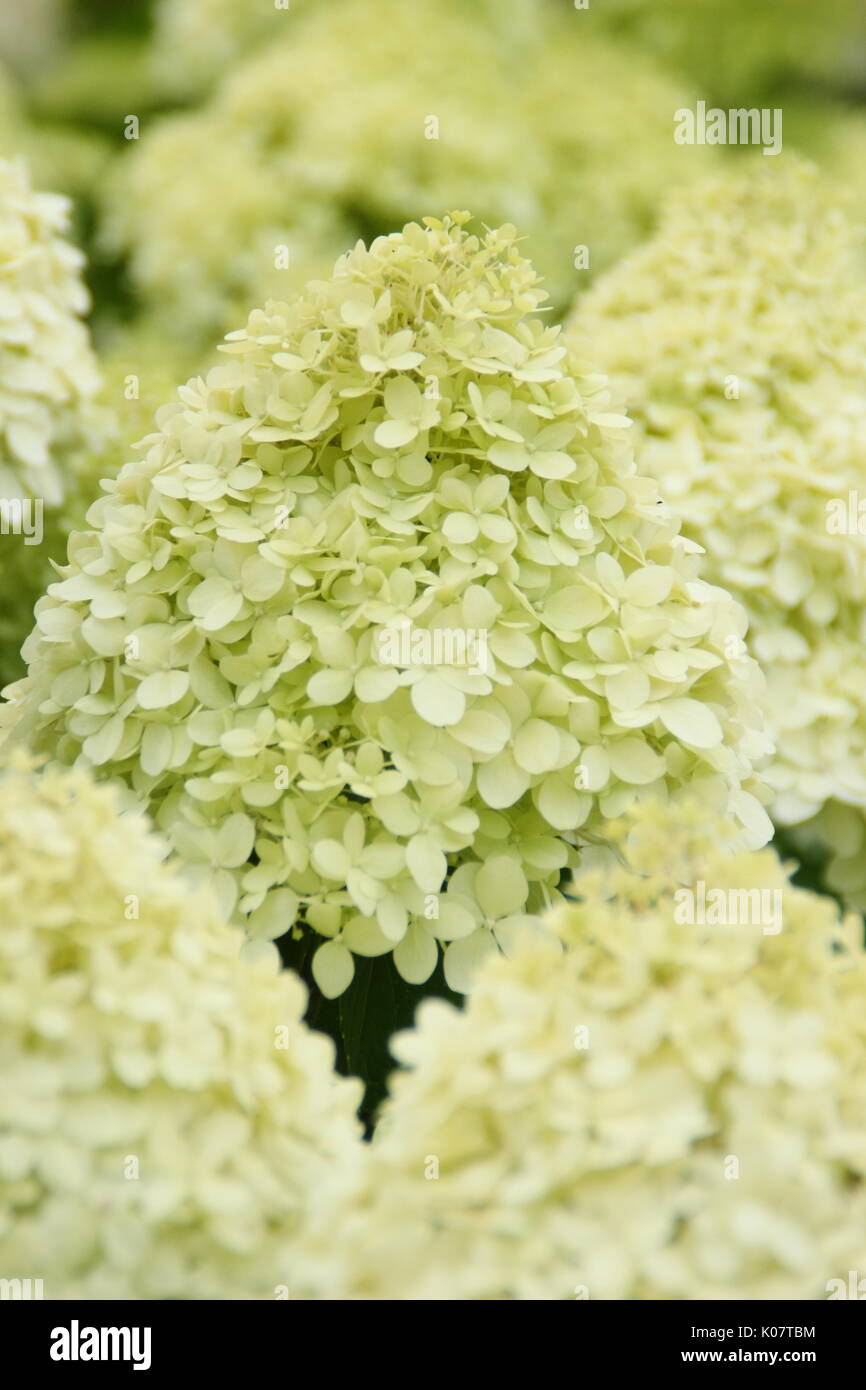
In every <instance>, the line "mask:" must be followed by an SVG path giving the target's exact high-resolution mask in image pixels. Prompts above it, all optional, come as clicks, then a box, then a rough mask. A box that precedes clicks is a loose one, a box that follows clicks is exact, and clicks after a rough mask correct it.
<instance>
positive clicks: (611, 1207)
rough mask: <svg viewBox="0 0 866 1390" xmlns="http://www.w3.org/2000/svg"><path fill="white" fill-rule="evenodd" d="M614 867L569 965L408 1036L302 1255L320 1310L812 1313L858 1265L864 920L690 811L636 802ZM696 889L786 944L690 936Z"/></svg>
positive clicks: (582, 898) (601, 873) (486, 982)
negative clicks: (388, 1088) (484, 1307)
mask: <svg viewBox="0 0 866 1390" xmlns="http://www.w3.org/2000/svg"><path fill="white" fill-rule="evenodd" d="M620 849H621V856H622V857H621V862H620V863H618V864H617V863H615V862H610V861H609V862H607V863H605V864H604V865H603V866H602V865H598V866H596V867H594V868H592V869H586V870H585V871H582V872H580V873H579V874H578V877H577V879H576V881H575V885H574V892H575V894H576V895H577V900H576V901H574V902H572V903H569V904H567V905H565V906H563V907H561V908H560V909H558V910H557V912H556V913H555V914H554V917H553V923H554V925H555V927H556V929H557V932H558V935H559V937H560V938H561V943H562V945H561V946H560V945H559V944H558V943H557V942H556V941H543V940H538V939H536V940H534V941H532V942H529V941H527V942H524V943H523V944H522V945H520V946H519V947H518V948H517V951H516V953H515V955H514V956H513V957H512V958H511V959H509V960H505V959H502V958H498V959H496V960H493V961H491V962H489V963H488V964H487V965H486V966H485V968H484V969H483V970H482V971H481V972H480V975H479V978H478V982H477V986H476V989H475V991H474V992H473V994H472V996H471V998H470V999H469V1000H468V1001H467V1004H466V1007H465V1010H463V1011H457V1010H455V1009H454V1008H452V1007H451V1006H450V1005H448V1004H445V1003H443V1002H441V1001H432V1000H428V1001H425V1002H424V1003H423V1004H422V1005H421V1007H420V1009H419V1011H418V1016H417V1021H416V1026H415V1028H414V1029H413V1030H412V1031H411V1032H406V1033H401V1034H399V1035H398V1036H397V1038H396V1040H395V1041H394V1043H393V1050H394V1052H395V1055H396V1056H397V1058H398V1060H399V1061H400V1062H401V1063H402V1064H403V1066H404V1068H405V1070H404V1071H403V1072H401V1073H398V1074H397V1075H396V1077H395V1079H394V1080H393V1082H392V1095H391V1099H390V1101H389V1102H388V1103H387V1104H386V1106H385V1108H384V1112H383V1114H382V1117H381V1120H380V1124H379V1127H378V1129H377V1132H376V1135H375V1136H374V1139H373V1144H372V1146H371V1147H372V1152H371V1154H370V1155H369V1158H368V1161H367V1164H366V1166H365V1167H363V1168H359V1169H358V1170H356V1174H355V1179H354V1181H353V1182H351V1183H349V1184H348V1185H347V1187H345V1188H344V1189H343V1192H342V1195H341V1196H340V1198H339V1199H337V1204H336V1205H335V1206H334V1207H332V1209H331V1211H330V1220H331V1223H332V1224H331V1226H330V1228H328V1227H327V1226H326V1227H325V1228H324V1229H323V1231H322V1232H321V1233H319V1235H318V1236H314V1239H313V1242H312V1249H311V1250H310V1251H309V1252H307V1251H305V1253H304V1259H303V1266H304V1270H305V1272H306V1273H307V1274H308V1276H309V1278H310V1280H311V1283H313V1284H314V1285H318V1286H321V1287H325V1288H327V1289H328V1290H329V1297H332V1298H347V1297H348V1298H361V1299H371V1298H372V1299H378V1298H384V1299H387V1298H391V1299H394V1298H396V1299H419V1300H429V1299H452V1300H453V1299H459V1300H478V1299H481V1300H487V1299H543V1300H549V1299H553V1300H560V1299H562V1300H567V1299H573V1298H575V1297H577V1298H587V1297H588V1298H591V1299H599V1298H601V1299H620V1300H622V1299H626V1300H627V1299H653V1300H667V1299H675V1300H705V1299H716V1298H719V1299H746V1300H757V1299H785V1300H787V1299H822V1298H826V1296H827V1293H828V1289H829V1287H832V1286H831V1285H829V1281H830V1280H831V1279H836V1278H842V1279H843V1280H844V1279H846V1278H847V1271H848V1270H849V1269H852V1268H853V1269H857V1268H859V1269H862V1268H863V1259H864V1255H866V1246H864V1235H863V1232H864V1217H866V1204H864V1189H863V1179H864V1174H866V1067H864V1057H866V1022H864V1012H863V997H864V991H866V953H864V949H863V944H862V923H861V922H860V921H859V919H858V918H856V917H855V916H854V915H851V916H850V917H848V918H846V919H845V920H844V921H840V919H839V914H838V909H837V908H836V907H835V905H834V904H833V903H832V902H830V901H829V900H828V899H826V898H823V897H816V896H814V895H813V894H811V893H808V892H805V891H802V890H799V889H796V888H794V887H792V886H791V885H790V884H789V883H788V881H787V878H786V874H785V871H784V869H783V867H782V865H781V864H780V862H779V860H778V858H777V856H776V855H775V854H774V853H773V852H772V851H770V850H766V851H761V852H759V853H744V852H732V843H731V836H730V828H729V827H726V826H724V825H722V824H721V823H719V822H717V821H714V820H713V819H712V818H708V817H707V815H706V812H705V808H703V807H701V806H700V804H699V803H698V802H697V801H693V800H692V799H691V798H687V799H685V800H683V799H680V800H679V801H678V802H677V803H670V804H669V805H667V806H662V805H659V804H655V805H654V804H653V803H652V802H651V801H650V802H645V803H643V804H642V805H641V807H640V808H639V811H638V812H637V813H636V814H635V815H634V816H633V817H632V818H631V819H630V820H629V822H628V823H627V826H626V829H625V831H624V833H623V836H622V839H621V841H620ZM702 881H703V883H704V884H705V887H706V892H707V899H708V901H709V900H710V894H711V893H712V894H715V895H721V896H716V898H715V902H716V903H717V904H718V903H720V902H724V903H725V904H728V905H730V904H736V903H741V902H742V901H743V898H744V896H746V897H750V899H751V900H753V901H754V900H759V901H760V902H761V903H762V904H766V903H767V902H768V901H769V902H770V903H776V904H777V905H778V906H779V908H780V915H779V917H778V919H777V920H778V921H779V922H781V930H778V931H776V930H774V929H773V926H770V923H771V921H772V919H773V913H772V912H770V913H768V914H765V913H764V912H763V911H760V912H754V913H751V914H750V913H748V912H743V911H742V909H739V910H736V909H735V910H734V911H733V912H732V911H731V910H730V906H728V907H727V908H726V911H725V913H724V914H723V913H721V912H719V911H718V910H715V911H711V910H710V909H709V908H708V909H707V911H706V913H705V918H706V921H703V920H702V919H701V913H700V911H699V909H698V910H696V911H695V912H694V913H693V914H691V916H692V921H691V922H690V921H688V920H686V919H687V917H688V916H689V915H690V914H689V913H688V912H687V911H685V910H684V900H685V899H686V898H687V897H688V894H689V892H692V893H694V894H695V897H696V898H697V894H698V893H699V892H700V883H701V882H702ZM733 895H736V896H733ZM695 905H696V908H697V901H696V904H695ZM714 918H715V922H714ZM725 918H726V919H727V925H726V924H724V922H725ZM737 923H739V924H737ZM762 923H763V924H764V925H762ZM765 926H767V927H768V928H769V929H767V930H765ZM334 1229H339V1231H340V1236H341V1238H340V1241H339V1243H338V1246H337V1247H335V1245H334V1242H333V1238H332V1236H331V1239H329V1238H328V1236H329V1234H330V1233H332V1232H333V1230H334Z"/></svg>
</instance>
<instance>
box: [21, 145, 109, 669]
mask: <svg viewBox="0 0 866 1390" xmlns="http://www.w3.org/2000/svg"><path fill="white" fill-rule="evenodd" d="M68 219H69V205H68V203H67V200H66V199H65V198H62V197H59V196H57V195H54V194H48V193H36V192H34V191H33V189H32V188H31V185H30V180H29V176H28V173H27V170H26V167H25V165H24V163H23V162H22V161H15V162H13V161H8V160H0V510H2V515H0V582H2V586H3V603H2V614H0V678H2V679H3V680H4V681H6V680H9V679H10V678H11V677H12V676H13V675H17V674H19V673H20V670H21V664H20V661H19V660H18V659H17V654H18V651H19V649H20V646H21V643H22V641H23V640H24V638H25V637H26V635H27V633H28V631H29V630H30V628H31V626H32V623H33V605H34V603H35V602H36V599H37V598H38V597H39V595H40V594H41V593H42V592H43V590H44V587H45V584H47V583H48V580H49V578H50V577H51V573H52V572H51V571H50V569H49V567H48V556H49V555H55V556H57V557H58V558H60V557H62V553H63V545H64V540H63V537H64V527H63V519H62V514H61V511H60V507H61V504H69V503H70V502H71V503H72V505H73V506H74V502H75V499H76V497H77V494H78V490H79V488H80V487H81V486H82V484H83V480H84V478H85V476H86V475H87V471H88V467H89V464H88V460H87V448H88V446H89V445H90V444H91V443H93V442H94V441H95V433H94V432H95V411H94V410H93V399H94V394H95V392H96V390H97V388H98V385H99V376H98V372H97V368H96V362H95V358H94V356H93V353H92V351H91V347H90V340H89V336H88V333H87V329H86V328H85V326H84V324H83V323H82V322H81V318H80V316H81V315H82V314H83V313H84V311H85V310H86V309H87V306H88V295H87V291H86V289H85V286H84V283H83V280H82V277H81V268H82V260H83V258H82V256H81V253H80V252H79V251H78V250H77V249H76V248H75V247H73V246H72V245H70V244H69V242H67V241H66V240H65V239H64V234H65V232H66V230H67V224H68Z"/></svg>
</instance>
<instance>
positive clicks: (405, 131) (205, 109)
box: [103, 0, 714, 342]
mask: <svg viewBox="0 0 866 1390" xmlns="http://www.w3.org/2000/svg"><path fill="white" fill-rule="evenodd" d="M196 8H197V7H193V10H192V13H193V15H195V13H196ZM207 8H208V9H210V8H213V7H212V6H208V7H207ZM476 8H477V7H473V8H472V10H471V11H470V10H467V8H466V7H465V6H462V5H459V4H456V3H454V0H448V3H446V4H442V3H441V0H415V3H413V4H412V5H411V6H408V5H406V4H404V3H402V0H342V3H336V4H325V5H316V6H312V5H310V6H308V7H307V8H306V10H304V11H303V12H302V11H301V9H300V7H299V9H298V13H297V15H294V14H292V16H291V17H289V16H287V15H282V14H279V13H277V14H273V13H272V14H270V15H268V16H267V18H263V17H262V16H261V15H259V16H258V17H257V19H256V25H257V27H258V28H260V29H261V30H262V32H263V33H264V31H265V30H267V33H268V41H267V43H263V44H262V45H261V46H260V48H259V49H258V50H254V51H253V52H252V54H251V56H250V57H249V58H248V59H246V60H244V61H242V62H241V63H239V64H237V65H232V66H231V67H230V68H228V69H225V68H224V69H223V81H222V82H221V83H220V84H218V85H217V87H216V89H215V91H214V92H213V94H212V95H211V96H210V98H209V100H208V101H207V103H206V104H205V105H203V106H200V107H197V108H196V109H195V110H193V111H192V112H190V113H183V114H180V115H176V116H173V117H171V118H170V119H168V120H165V121H163V122H161V123H159V124H156V125H153V126H151V128H150V130H149V131H145V132H144V133H143V134H142V137H141V141H140V145H139V147H138V148H137V149H136V150H135V151H134V152H133V153H132V155H131V156H130V158H129V159H128V160H127V161H126V162H125V163H123V164H122V165H120V166H119V172H118V177H117V179H116V180H113V181H112V183H111V184H110V185H109V190H108V195H107V198H106V213H105V225H104V231H103V235H104V236H105V237H106V238H107V239H108V241H109V243H110V244H111V245H114V246H115V247H117V248H119V249H125V250H127V251H128V252H129V254H130V257H131V270H132V275H133V278H134V281H135V283H136V285H137V286H138V289H139V292H140V294H141V295H142V297H143V299H144V301H145V303H146V304H147V305H148V306H149V307H151V308H152V309H153V311H154V312H156V313H157V314H158V316H159V317H160V319H161V321H162V322H163V323H164V324H165V325H166V327H167V328H168V329H169V330H170V331H171V332H173V333H181V334H186V335H188V336H189V335H196V336H195V337H194V341H205V342H206V341H207V340H208V339H209V338H210V337H212V336H216V335H218V334H219V333H221V332H223V331H225V330H226V329H227V328H233V327H235V321H236V319H237V317H238V315H239V313H241V312H245V311H246V309H247V308H248V307H249V305H250V304H256V303H261V302H264V300H265V299H266V298H267V297H268V295H274V296H275V297H277V298H283V297H285V295H286V294H287V293H288V292H290V291H292V290H295V289H297V288H299V287H300V286H302V285H303V284H304V283H305V281H306V280H307V279H308V278H309V276H310V275H311V274H314V273H327V270H328V269H329V268H330V263H331V262H332V261H333V259H334V257H335V255H336V254H337V252H338V251H341V250H344V249H345V248H346V247H347V246H349V245H351V244H352V243H353V242H354V240H355V239H356V238H357V237H358V236H364V237H367V238H368V237H369V236H370V235H371V234H372V235H375V234H377V233H384V232H389V231H392V230H393V229H394V228H395V227H399V226H402V225H403V223H404V222H406V221H407V220H409V219H410V218H412V217H417V216H419V215H420V214H422V213H423V212H426V211H432V210H436V211H444V210H445V209H447V208H449V207H470V208H471V209H472V211H473V214H474V215H475V216H476V217H477V219H478V220H479V222H483V223H486V224H487V225H495V224H496V223H499V222H502V221H513V222H515V223H517V224H518V225H519V226H520V228H521V231H522V232H523V233H525V234H526V235H527V236H528V237H529V238H531V248H530V249H531V255H532V259H533V261H534V263H535V264H536V265H537V266H538V269H539V270H540V271H541V272H542V273H543V274H544V275H545V276H546V277H547V280H548V283H549V289H550V292H551V294H552V296H553V298H554V300H555V302H556V303H557V304H558V305H559V307H560V308H563V307H564V306H565V305H566V304H567V302H568V300H569V298H570V296H571V295H572V294H573V293H574V291H575V289H576V288H577V287H578V284H579V282H580V278H581V272H580V271H579V270H576V269H575V259H576V255H577V260H578V261H579V259H580V256H579V248H580V247H581V246H583V247H588V248H589V255H590V266H589V268H590V269H591V270H592V271H595V270H598V269H600V268H601V267H602V266H603V265H604V264H607V263H609V262H610V261H611V260H612V259H613V258H614V257H616V256H617V255H618V254H620V253H621V252H622V251H624V250H625V249H627V247H628V246H630V245H632V244H633V243H634V242H635V241H637V240H638V239H639V237H640V236H641V235H642V234H643V233H644V232H645V231H646V230H648V228H649V226H650V225H651V219H652V216H653V213H654V211H655V207H656V203H657V199H658V194H659V191H660V189H662V188H665V187H667V186H670V185H673V184H676V183H679V182H683V181H684V180H687V179H689V178H691V177H694V176H695V175H697V174H699V173H700V172H701V171H707V169H708V168H711V167H712V156H713V153H714V152H713V151H711V150H709V149H707V148H700V149H699V148H694V149H690V150H685V151H684V150H682V149H681V148H678V147H677V146H676V145H674V144H673V142H672V140H671V135H670V132H671V124H670V113H671V112H672V111H673V110H674V109H676V108H677V107H679V106H681V105H682V104H683V103H684V102H685V101H687V100H690V99H691V97H692V92H691V89H690V88H689V86H688V84H687V83H684V82H682V81H681V80H677V79H675V78H672V77H666V75H665V74H664V73H658V72H657V71H656V70H655V68H654V67H653V65H652V64H651V63H650V64H644V63H642V61H641V59H640V58H639V57H637V56H635V55H632V54H626V55H623V54H621V53H620V52H619V51H618V50H617V49H616V48H615V47H612V46H610V45H609V44H608V43H607V42H606V41H605V40H604V38H592V37H590V38H587V37H586V36H585V35H584V34H583V33H582V31H581V30H580V29H579V27H575V24H574V22H573V19H572V17H570V16H568V15H567V14H566V15H565V16H562V15H560V14H559V13H558V11H557V8H556V7H555V6H550V5H547V4H542V5H540V6H538V5H529V6H527V5H522V4H511V5H510V6H508V7H506V10H507V11H508V14H507V20H508V22H506V17H505V16H503V14H502V13H501V10H502V7H501V6H495V7H494V6H482V7H480V11H479V12H478V13H476ZM512 11H513V12H514V13H513V14H512V13H511V12H512ZM170 13H172V14H173V13H174V8H172V10H171V11H170ZM179 13H180V14H186V13H187V12H186V9H185V8H183V7H181V9H180V10H179ZM286 19H288V24H287V25H284V27H280V26H281V25H282V24H283V21H285V20H286ZM204 27H206V28H207V30H208V32H209V33H211V34H216V33H218V32H219V31H218V29H214V28H213V27H212V26H211V25H210V22H209V21H208V23H207V24H206V25H205V26H204ZM197 31H198V29H197V26H196V32H197ZM419 33H423V35H424V41H423V43H419V42H418V35H419ZM225 37H226V41H228V36H227V35H226V36H225ZM626 87H627V88H628V91H629V100H628V102H623V101H622V100H621V99H620V93H621V92H622V91H623V89H624V88H626ZM335 92H339V100H335V95H334V94H335ZM578 209H579V211H577V212H576V210H578ZM584 274H585V272H584Z"/></svg>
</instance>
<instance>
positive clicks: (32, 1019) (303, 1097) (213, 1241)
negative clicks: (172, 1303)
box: [0, 760, 360, 1299]
mask: <svg viewBox="0 0 866 1390" xmlns="http://www.w3.org/2000/svg"><path fill="white" fill-rule="evenodd" d="M118 811H119V808H118V803H117V800H116V797H115V796H114V795H113V794H112V793H111V792H110V791H109V790H108V789H107V788H97V787H96V786H94V785H93V783H92V781H91V780H90V779H89V778H88V777H87V775H86V774H85V773H83V772H54V771H50V770H48V771H44V772H41V773H40V772H38V770H37V769H36V768H34V767H32V766H30V765H28V764H27V763H26V762H24V763H21V762H20V760H19V761H18V762H14V763H13V765H12V766H11V767H8V766H7V768H6V769H5V770H4V773H3V775H2V779H0V914H2V930H0V1066H2V1070H3V1088H2V1098H0V1131H2V1135H0V1252H2V1260H3V1268H4V1270H16V1269H25V1270H26V1269H39V1270H45V1271H46V1289H45V1296H46V1298H60V1299H70V1298H136V1299H140V1298H145V1299H146V1298H182V1299H208V1298H272V1297H274V1296H275V1290H276V1288H277V1286H279V1285H281V1284H285V1283H286V1281H287V1280H288V1279H289V1278H290V1276H291V1275H292V1273H293V1253H292V1252H293V1243H294V1241H296V1240H297V1239H298V1238H299V1233H300V1230H301V1228H302V1227H303V1224H304V1222H305V1221H307V1220H308V1219H309V1214H310V1213H311V1212H312V1209H313V1200H312V1194H313V1191H314V1189H315V1187H316V1185H317V1182H319V1181H321V1180H322V1178H323V1174H325V1173H327V1174H328V1180H329V1182H333V1181H336V1176H337V1170H338V1168H339V1164H340V1163H341V1162H346V1161H348V1160H349V1159H350V1158H351V1154H352V1148H353V1146H354V1145H357V1144H358V1143H359V1136H358V1125H357V1120H356V1119H355V1110H356V1108H357V1105H358V1101H359V1099H360V1089H359V1086H358V1083H357V1082H352V1081H349V1080H345V1079H343V1078H340V1077H338V1076H336V1074H335V1073H334V1070H333V1044H332V1043H330V1041H329V1040H328V1039H326V1038H324V1037H322V1036H321V1035H320V1034H318V1033H313V1032H311V1031H310V1030H309V1029H308V1028H306V1026H305V1025H304V1024H303V1023H302V1022H301V1015H302V1013H303V1011H304V1006H305V991H304V989H303V987H302V986H301V984H300V983H299V981H298V980H297V978H296V977H295V976H292V975H290V974H289V973H287V972H280V973H277V972H275V971H274V968H273V962H272V961H270V960H268V959H265V960H260V961H255V962H253V961H248V962H247V963H246V965H245V967H244V969H242V970H239V969H238V960H237V936H236V933H235V932H234V931H232V930H231V929H230V928H229V927H228V926H226V925H225V923H223V922H221V921H220V918H219V915H218V913H217V911H216V908H215V906H214V905H213V903H212V902H211V900H210V898H209V896H207V895H203V894H202V893H201V892H197V893H196V892H191V891H190V889H189V887H188V885H185V884H184V883H183V881H182V879H181V878H179V876H178V875H177V873H176V872H172V871H171V870H170V869H168V868H167V867H166V866H165V864H163V863H162V862H161V861H162V859H163V857H164V854H165V846H164V845H162V844H160V842H159V841H158V840H157V839H156V838H155V837H154V836H153V834H152V833H151V832H149V831H148V829H147V827H146V825H145V824H144V823H143V822H141V821H139V820H138V819H136V818H134V817H129V816H124V817H120V816H119V814H118Z"/></svg>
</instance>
